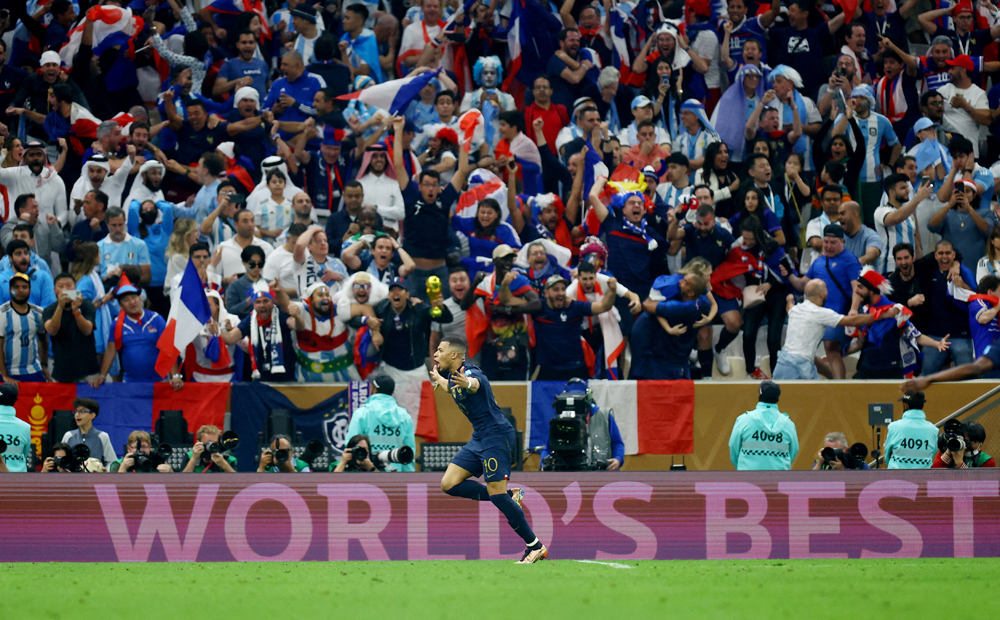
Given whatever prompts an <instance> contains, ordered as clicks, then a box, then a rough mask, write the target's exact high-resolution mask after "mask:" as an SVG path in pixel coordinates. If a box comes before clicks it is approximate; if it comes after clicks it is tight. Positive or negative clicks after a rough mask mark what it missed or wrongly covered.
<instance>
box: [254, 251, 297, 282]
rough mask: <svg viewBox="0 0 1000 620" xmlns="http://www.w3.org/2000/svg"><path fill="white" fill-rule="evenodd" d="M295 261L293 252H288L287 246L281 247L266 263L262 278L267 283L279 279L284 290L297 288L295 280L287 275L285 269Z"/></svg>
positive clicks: (261, 274) (269, 256)
mask: <svg viewBox="0 0 1000 620" xmlns="http://www.w3.org/2000/svg"><path fill="white" fill-rule="evenodd" d="M293 260H294V259H293V257H292V252H289V251H288V250H286V249H285V246H283V245H279V246H278V247H276V248H275V249H274V251H273V252H271V254H270V255H268V257H267V260H266V261H264V269H263V270H262V271H261V272H260V277H262V278H264V280H265V281H266V282H272V281H274V280H275V279H277V280H278V284H280V285H281V287H282V288H286V289H289V288H295V279H294V278H292V277H291V274H290V273H289V274H286V273H285V268H286V267H288V265H290V264H291V263H292V262H293Z"/></svg>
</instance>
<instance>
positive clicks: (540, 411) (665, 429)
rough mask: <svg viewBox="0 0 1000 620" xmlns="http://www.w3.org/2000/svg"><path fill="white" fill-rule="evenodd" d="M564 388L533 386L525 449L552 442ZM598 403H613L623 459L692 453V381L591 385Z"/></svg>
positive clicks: (557, 383)
mask: <svg viewBox="0 0 1000 620" xmlns="http://www.w3.org/2000/svg"><path fill="white" fill-rule="evenodd" d="M565 385H566V384H565V383H563V382H560V381H533V382H531V389H530V390H529V391H528V403H527V420H526V423H525V427H526V428H527V429H528V432H527V433H526V440H525V442H526V443H525V448H535V447H538V446H544V445H546V444H547V443H548V439H549V420H551V419H552V417H553V415H554V412H553V409H552V402H553V400H554V399H555V397H556V395H557V394H561V393H562V391H563V388H564V387H565ZM589 385H590V389H591V390H592V391H593V393H594V402H595V403H597V405H598V406H602V407H607V406H609V403H614V406H613V408H614V413H615V423H616V424H617V425H618V430H619V431H620V432H621V435H622V440H623V441H624V442H625V454H627V455H632V454H691V453H693V452H694V382H693V381H596V380H595V381H590V382H589Z"/></svg>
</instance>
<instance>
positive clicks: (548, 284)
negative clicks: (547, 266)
mask: <svg viewBox="0 0 1000 620" xmlns="http://www.w3.org/2000/svg"><path fill="white" fill-rule="evenodd" d="M560 283H562V284H568V283H569V281H568V280H566V278H564V277H562V276H561V275H559V274H556V275H554V276H549V279H548V280H546V281H545V290H549V289H550V288H552V287H553V286H555V285H556V284H560Z"/></svg>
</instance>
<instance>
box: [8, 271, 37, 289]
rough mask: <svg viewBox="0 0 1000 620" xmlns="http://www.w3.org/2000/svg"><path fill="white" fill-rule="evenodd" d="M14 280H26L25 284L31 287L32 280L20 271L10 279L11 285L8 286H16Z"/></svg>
mask: <svg viewBox="0 0 1000 620" xmlns="http://www.w3.org/2000/svg"><path fill="white" fill-rule="evenodd" d="M14 280H24V281H25V282H27V283H28V286H31V278H29V277H28V274H26V273H21V272H20V271H18V272H17V273H15V274H14V275H12V276H11V277H10V283H9V284H8V286H12V285H13V284H14Z"/></svg>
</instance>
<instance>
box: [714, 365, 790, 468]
mask: <svg viewBox="0 0 1000 620" xmlns="http://www.w3.org/2000/svg"><path fill="white" fill-rule="evenodd" d="M758 394H759V396H758V399H757V400H758V402H757V407H756V408H755V409H754V410H753V411H747V412H746V413H744V414H742V415H741V416H740V417H738V418H736V424H734V425H733V434H732V435H730V437H729V458H730V460H731V461H732V462H733V465H735V466H736V469H737V470H738V471H764V470H774V471H777V470H788V469H791V468H792V461H794V460H795V457H796V455H798V453H799V435H798V432H797V431H796V430H795V422H792V420H791V418H789V417H788V414H787V413H782V412H781V411H779V410H778V399H780V398H781V387H780V386H779V385H778V384H777V383H775V382H774V381H770V380H768V381H761V382H760V389H759V391H758Z"/></svg>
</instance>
